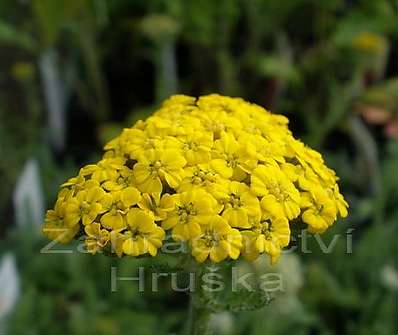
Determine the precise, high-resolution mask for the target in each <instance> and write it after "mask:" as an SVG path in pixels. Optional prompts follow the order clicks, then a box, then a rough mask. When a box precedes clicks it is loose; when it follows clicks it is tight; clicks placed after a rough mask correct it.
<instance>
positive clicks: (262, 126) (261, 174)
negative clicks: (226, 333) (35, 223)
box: [43, 94, 348, 262]
mask: <svg viewBox="0 0 398 335" xmlns="http://www.w3.org/2000/svg"><path fill="white" fill-rule="evenodd" d="M104 149H105V153H104V155H103V157H102V159H101V160H100V161H99V162H97V163H96V164H89V165H86V166H85V167H83V168H81V169H80V171H79V173H78V175H77V176H75V177H72V178H70V179H69V180H68V181H67V182H65V183H64V184H62V186H61V191H60V192H59V194H58V199H57V201H56V204H55V208H54V209H52V210H49V211H48V212H47V214H46V219H45V223H44V226H43V232H44V234H45V235H46V236H47V237H49V238H50V239H53V240H57V241H60V242H63V243H67V242H69V241H70V240H72V239H73V238H79V237H81V236H82V235H83V237H84V239H85V245H86V249H87V250H88V251H89V252H90V253H93V254H94V253H100V252H102V251H105V253H109V252H111V253H115V254H116V255H117V256H119V257H122V256H142V255H150V256H155V255H157V254H158V253H159V252H165V251H161V250H163V249H165V248H161V247H162V244H163V243H164V240H165V238H166V236H167V237H171V238H172V239H173V240H174V242H173V243H177V244H181V246H182V247H183V248H181V250H182V249H184V250H185V247H186V246H188V247H189V248H190V249H189V250H190V253H191V254H192V256H193V258H194V259H196V261H198V262H204V261H210V262H221V261H223V260H226V259H232V260H235V259H237V258H239V257H240V256H241V255H243V256H244V257H245V258H246V259H249V260H253V259H255V258H257V257H258V256H259V255H261V254H267V255H268V256H269V257H270V259H271V261H272V262H275V261H276V260H277V259H278V257H279V256H280V254H281V252H282V249H283V248H284V247H286V246H288V244H289V243H290V231H291V227H292V226H293V225H295V224H296V222H297V221H299V220H301V221H302V222H303V223H305V224H306V225H307V227H308V230H309V231H310V232H312V233H319V232H323V231H325V230H326V229H328V228H329V227H330V226H331V225H332V224H333V223H334V222H335V221H336V220H337V219H338V218H339V217H341V218H344V217H346V216H347V215H348V211H347V208H348V204H347V202H346V201H345V199H344V197H343V195H342V194H341V193H340V190H339V186H338V184H337V181H338V177H337V176H336V174H335V172H334V171H333V170H331V169H329V168H328V167H327V166H326V165H325V162H324V160H323V158H322V155H321V154H320V153H318V152H317V151H315V150H313V149H311V148H309V147H307V146H306V145H305V144H304V143H302V142H301V141H300V140H297V139H295V138H294V137H293V134H292V133H291V131H290V130H289V128H288V119H287V118H286V117H284V116H282V115H276V114H272V113H270V112H269V111H266V110H265V109H264V108H262V107H261V106H258V105H255V104H251V103H248V102H245V101H244V100H243V99H240V98H232V97H223V96H220V95H217V94H211V95H207V96H203V97H199V98H194V97H190V96H185V95H175V96H172V97H170V98H169V99H167V100H166V101H164V103H163V104H162V106H161V107H160V108H159V110H158V111H156V112H155V113H154V114H153V115H152V116H150V117H148V118H147V119H146V120H140V121H138V122H137V123H136V124H135V125H133V126H132V127H130V128H125V129H124V130H123V131H122V133H121V134H120V135H119V136H117V137H116V138H114V139H113V140H112V141H110V142H109V143H108V144H107V145H105V148H104Z"/></svg>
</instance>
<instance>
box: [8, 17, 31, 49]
mask: <svg viewBox="0 0 398 335" xmlns="http://www.w3.org/2000/svg"><path fill="white" fill-rule="evenodd" d="M0 43H2V44H8V45H11V46H17V47H19V48H22V49H24V50H27V51H29V52H32V51H34V50H35V49H36V48H37V44H36V41H35V40H34V38H33V37H32V36H30V35H29V34H28V33H26V32H22V31H18V30H17V29H16V28H15V27H14V26H13V25H11V24H8V23H6V22H4V21H2V20H0Z"/></svg>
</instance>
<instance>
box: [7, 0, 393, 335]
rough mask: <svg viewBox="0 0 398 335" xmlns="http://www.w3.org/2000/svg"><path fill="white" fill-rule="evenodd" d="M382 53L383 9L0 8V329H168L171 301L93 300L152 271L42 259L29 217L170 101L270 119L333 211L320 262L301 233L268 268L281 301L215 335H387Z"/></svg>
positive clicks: (389, 93) (179, 2) (42, 2)
mask: <svg viewBox="0 0 398 335" xmlns="http://www.w3.org/2000/svg"><path fill="white" fill-rule="evenodd" d="M397 59H398V1H396V0H357V1H355V0H327V1H320V0H289V1H283V0H219V1H214V0H131V1H129V0H0V184H1V190H0V220H1V221H0V265H1V264H3V267H2V268H0V285H1V286H0V334H3V333H4V334H10V335H16V334H18V335H19V334H20V335H30V334H32V335H36V334H37V335H39V334H40V335H42V334H50V335H52V334H57V335H58V334H74V335H75V334H76V335H77V334H84V335H90V334H96V335H100V334H107V335H116V334H133V335H144V334H155V333H156V334H178V333H179V331H180V330H181V329H182V325H183V323H184V320H185V317H186V309H187V305H188V295H187V294H186V293H176V292H171V291H170V290H169V289H167V288H165V289H163V290H161V293H158V294H151V293H148V292H145V293H140V292H138V290H137V285H135V284H134V283H122V284H120V286H119V290H118V291H117V292H114V293H112V292H111V291H110V269H111V266H118V269H119V270H118V271H120V274H125V275H133V274H134V273H135V272H136V271H137V268H138V266H141V265H145V266H147V267H154V266H156V264H153V262H152V263H149V261H146V260H136V261H134V260H131V259H123V260H118V259H113V258H106V257H103V256H101V255H98V256H89V255H86V254H83V253H79V252H77V249H76V248H77V246H76V245H74V246H72V249H73V253H72V254H65V253H57V254H41V253H40V250H41V248H43V247H44V246H45V245H46V243H47V241H45V240H44V238H42V237H41V235H40V231H39V229H40V222H36V221H39V220H38V219H37V218H40V214H41V212H40V208H42V207H45V208H49V207H51V206H52V205H53V202H54V199H55V196H56V192H57V188H58V186H59V184H60V183H61V182H62V181H63V180H65V179H66V178H67V177H68V176H72V175H74V174H76V172H77V171H78V168H79V167H80V166H81V165H83V164H86V163H90V162H94V161H96V160H97V159H98V158H99V157H100V155H101V148H102V146H103V144H104V143H105V142H106V141H107V140H109V139H110V138H112V137H113V136H115V135H117V134H118V133H119V132H120V130H121V129H122V128H123V127H125V126H131V125H133V124H134V122H135V121H137V120H138V119H141V118H145V117H147V116H148V115H150V113H151V112H152V111H154V110H155V109H156V107H157V106H159V103H160V102H161V101H162V99H164V98H165V97H167V96H168V95H170V94H173V93H177V92H178V93H185V94H191V95H196V96H197V95H203V94H207V93H213V92H217V93H221V94H226V95H231V96H240V97H242V98H244V99H247V100H249V101H252V102H255V103H258V104H260V105H262V106H264V107H266V108H268V109H270V110H271V111H273V112H274V113H280V114H284V115H286V116H287V117H288V118H289V119H290V128H291V129H292V130H293V132H294V134H295V136H296V137H299V138H302V139H303V140H304V141H305V142H306V143H307V144H308V145H311V146H312V147H314V148H316V149H317V150H319V151H320V152H322V153H323V154H324V157H325V159H326V161H327V163H328V165H329V166H331V167H333V168H334V169H335V170H336V172H337V174H338V175H339V176H340V177H341V181H340V185H341V189H342V192H343V194H345V196H346V198H347V200H348V201H349V203H350V216H349V217H348V219H346V220H344V221H341V222H337V223H336V224H335V225H334V226H333V227H332V228H331V229H330V230H329V231H328V232H327V233H326V234H325V235H323V236H322V241H323V243H324V244H325V245H330V243H332V248H331V252H330V253H325V252H323V251H322V243H319V240H316V239H315V238H314V237H309V238H308V241H307V243H308V248H309V250H310V252H308V253H303V252H300V249H302V248H299V250H297V252H295V253H294V254H292V253H289V254H287V255H284V256H283V257H282V259H281V262H280V263H279V264H278V265H277V268H276V269H275V268H274V269H271V271H279V272H280V273H281V274H282V275H283V278H285V279H286V283H285V285H286V286H285V290H284V292H282V293H280V294H277V295H276V296H275V299H274V300H273V301H272V302H271V304H269V305H268V306H265V307H264V308H262V309H260V310H257V311H247V309H250V308H248V306H244V304H241V305H239V306H237V308H235V311H226V312H222V313H219V314H216V315H215V316H214V317H213V318H212V324H213V328H214V330H215V334H228V335H235V334H253V335H260V334H267V335H269V334H272V335H273V334H275V335H276V334H288V333H294V334H325V335H328V334H355V335H365V334H372V335H374V334H377V335H378V334H380V335H384V334H386V335H387V334H391V335H396V334H398V312H397V311H398V243H397V242H396V241H397V238H398V222H397V220H398V206H397V205H398V174H397V173H396V171H397V169H398V140H397V137H398V124H397V122H398V121H397V120H398V61H397ZM32 185H33V186H32ZM32 189H33V191H32ZM21 194H22V195H21ZM25 196H26V198H25ZM41 196H42V197H43V201H42V202H41V201H40V198H41ZM24 199H25V200H26V199H27V201H31V202H32V201H33V200H32V199H35V201H36V202H35V201H33V203H34V204H33V205H34V206H36V207H34V208H33V209H32V211H31V212H30V213H26V215H22V214H21V213H20V212H21V210H20V208H21V207H22V208H24V206H23V201H25V200H24ZM29 199H30V200H29ZM33 205H32V206H33ZM25 207H26V206H25ZM35 208H36V209H39V211H38V212H37V213H35ZM26 218H30V220H28V219H26ZM350 229H352V231H351V230H350ZM336 236H337V237H338V238H337V239H334V238H335V237H336ZM351 236H352V237H351ZM351 238H352V243H353V245H352V253H350V252H347V243H349V241H351ZM333 239H334V240H333ZM2 256H4V257H3V262H2V261H1V260H2V258H1V257H2ZM6 259H7V260H8V261H9V262H7V261H6ZM10 260H13V261H15V262H13V261H12V262H11V261H10ZM10 262H11V263H12V264H14V263H15V265H16V271H17V272H15V271H11V270H7V268H8V269H10V267H9V266H8V267H7V266H5V265H4V264H6V263H7V264H11V263H10ZM265 263H266V262H264V264H263V262H262V261H260V262H258V263H256V264H255V265H254V267H253V268H252V270H253V271H255V272H257V273H258V274H262V273H266V272H267V271H270V269H269V267H268V265H266V264H265ZM239 266H241V267H242V268H244V267H247V266H248V265H247V264H245V263H242V264H240V265H239ZM1 269H2V270H1ZM4 269H5V270H4ZM11 269H13V267H11ZM1 271H2V272H1ZM17 284H18V285H17ZM182 286H183V285H182ZM14 298H15V299H14Z"/></svg>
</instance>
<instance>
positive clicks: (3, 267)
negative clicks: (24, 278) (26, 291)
mask: <svg viewBox="0 0 398 335" xmlns="http://www.w3.org/2000/svg"><path fill="white" fill-rule="evenodd" d="M0 287H1V291H0V324H1V322H2V321H3V320H4V318H6V317H7V316H8V315H9V314H10V313H11V311H12V310H13V308H14V307H15V305H16V303H17V301H18V298H19V294H20V284H19V275H18V270H17V266H16V261H15V256H14V255H13V254H11V253H8V254H5V255H3V256H2V257H1V259H0ZM0 326H1V325H0Z"/></svg>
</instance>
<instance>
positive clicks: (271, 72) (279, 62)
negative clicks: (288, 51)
mask: <svg viewBox="0 0 398 335" xmlns="http://www.w3.org/2000/svg"><path fill="white" fill-rule="evenodd" d="M257 69H258V73H259V74H260V75H264V76H267V77H275V78H280V79H282V80H287V81H293V82H294V81H297V80H298V79H299V72H298V71H297V69H296V68H295V67H294V65H293V64H289V63H287V62H286V61H285V60H283V59H282V58H281V57H280V56H263V57H262V58H259V59H258V66H257Z"/></svg>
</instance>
